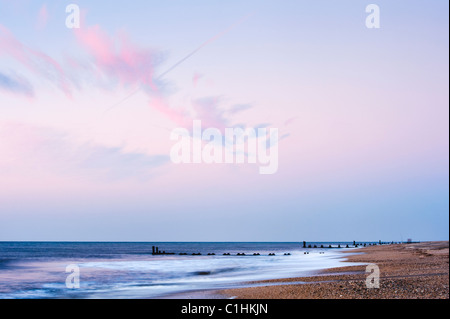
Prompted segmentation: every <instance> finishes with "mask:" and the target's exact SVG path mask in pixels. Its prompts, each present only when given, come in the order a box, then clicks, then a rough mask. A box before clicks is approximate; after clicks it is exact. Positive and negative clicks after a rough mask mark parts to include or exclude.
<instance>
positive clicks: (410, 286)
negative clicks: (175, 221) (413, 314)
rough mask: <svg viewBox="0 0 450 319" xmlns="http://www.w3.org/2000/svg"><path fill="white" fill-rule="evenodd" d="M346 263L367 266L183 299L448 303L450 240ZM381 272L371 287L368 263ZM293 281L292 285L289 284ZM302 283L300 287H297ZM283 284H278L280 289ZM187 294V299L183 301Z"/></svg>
mask: <svg viewBox="0 0 450 319" xmlns="http://www.w3.org/2000/svg"><path fill="white" fill-rule="evenodd" d="M355 252H356V253H358V254H354V255H350V256H347V257H346V260H345V261H344V263H345V262H353V263H355V262H356V263H358V262H359V263H362V264H361V265H358V266H343V267H339V268H330V269H325V270H322V271H319V272H318V273H317V274H315V275H312V276H308V277H297V278H287V279H272V280H264V281H258V282H253V283H259V284H264V283H267V284H270V285H267V286H258V287H248V288H233V289H224V290H215V291H203V292H196V293H194V294H191V295H192V296H190V294H189V293H187V294H186V295H184V294H182V295H179V296H178V297H180V298H187V299H190V298H200V299H201V298H211V299H216V298H224V299H228V298H232V299H367V298H370V299H417V298H420V299H448V298H449V259H448V258H449V242H448V241H440V242H423V243H414V244H394V245H382V246H371V247H365V248H358V249H355V250H353V251H352V253H355ZM367 264H376V265H377V266H378V267H379V269H380V288H378V289H377V288H373V289H368V288H367V287H366V277H367V275H368V274H366V272H365V271H366V265H367ZM290 282H292V284H289V283H290ZM298 282H301V283H298ZM276 283H279V285H276ZM183 295H184V297H183Z"/></svg>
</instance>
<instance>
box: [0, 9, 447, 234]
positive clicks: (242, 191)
mask: <svg viewBox="0 0 450 319" xmlns="http://www.w3.org/2000/svg"><path fill="white" fill-rule="evenodd" d="M371 3H373V4H376V5H378V7H379V8H380V27H379V28H367V26H366V18H367V17H368V15H369V14H370V13H367V12H366V6H367V5H369V4H371ZM70 4H76V5H77V6H78V8H79V11H80V19H79V21H80V25H79V28H70V27H68V25H67V23H66V22H67V20H69V22H73V21H75V20H73V16H71V15H72V14H73V12H72V11H70V10H69V12H66V7H67V6H68V5H70ZM448 6H449V4H448V2H447V1H425V0H412V1H411V0H408V1H405V0H399V1H395V2H394V1H381V0H374V1H372V2H368V1H361V0H358V1H331V0H321V1H298V0H283V1H275V0H263V1H260V0H258V1H257V0H244V1H237V0H230V1H226V2H225V1H219V0H208V1H207V0H189V1H185V0H183V1H182V0H173V1H170V2H167V1H153V0H151V1H149V0H145V1H144V0H136V1H132V2H129V1H127V2H125V1H121V0H120V1H113V2H105V1H99V0H95V1H75V0H72V1H50V0H49V1H41V0H14V1H12V0H0V240H3V241H5V240H6V241H15V240H23V241H27V240H30V241H31V240H38V241H46V240H51V241H303V240H305V241H353V240H357V241H372V240H373V241H378V240H384V241H391V240H392V241H400V240H404V241H406V240H407V239H408V238H411V239H413V240H448V238H449V91H448V86H449V83H448V82H449V74H448V72H449V71H448V70H449V65H448V57H449V51H448V50H449V49H448V48H449V43H448V41H449V40H448V39H449V29H448V28H449V19H448V12H449V8H448ZM69 26H70V23H69ZM194 120H200V121H201V123H202V125H203V126H202V127H203V128H217V129H218V130H219V131H220V132H224V130H225V129H226V128H233V127H241V128H267V129H269V128H276V129H278V132H279V141H278V143H277V145H276V146H277V148H278V156H277V158H278V170H277V171H276V172H275V173H274V174H270V175H263V174H259V165H257V164H252V163H249V162H245V163H242V164H236V163H233V164H225V163H212V164H207V163H199V164H186V163H181V164H176V163H173V162H172V161H171V157H170V152H171V149H172V147H173V146H174V143H175V142H174V141H173V140H171V139H170V136H171V132H172V130H174V129H175V128H186V129H187V130H188V131H189V132H190V130H191V129H192V125H193V121H194ZM269 151H271V149H269Z"/></svg>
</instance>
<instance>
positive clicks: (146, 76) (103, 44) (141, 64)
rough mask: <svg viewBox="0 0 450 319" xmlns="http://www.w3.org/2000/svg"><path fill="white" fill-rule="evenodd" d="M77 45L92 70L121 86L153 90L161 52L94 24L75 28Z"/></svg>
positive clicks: (155, 87)
mask: <svg viewBox="0 0 450 319" xmlns="http://www.w3.org/2000/svg"><path fill="white" fill-rule="evenodd" d="M74 32H75V36H76V39H77V41H78V43H79V44H80V45H81V48H82V49H83V50H85V51H86V52H87V53H88V54H89V58H90V59H91V62H92V63H93V65H94V68H95V71H96V72H99V73H100V75H101V76H105V77H107V78H109V79H113V80H115V81H117V82H118V83H119V84H120V85H122V86H135V85H139V86H141V88H143V89H146V90H151V91H154V90H156V89H157V86H156V84H155V81H154V76H155V68H156V65H157V64H158V63H160V62H161V55H160V54H159V53H158V52H156V51H153V50H150V49H146V48H141V47H138V46H137V45H135V44H133V43H131V41H130V39H129V38H128V36H127V35H125V34H124V33H122V34H119V35H117V36H115V37H110V36H108V34H106V32H104V31H103V30H102V29H101V28H100V27H99V26H98V25H96V26H91V27H89V26H85V27H83V28H80V29H75V31H74Z"/></svg>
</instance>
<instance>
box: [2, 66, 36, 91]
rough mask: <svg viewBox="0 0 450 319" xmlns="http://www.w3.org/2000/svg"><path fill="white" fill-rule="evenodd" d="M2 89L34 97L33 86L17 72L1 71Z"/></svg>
mask: <svg viewBox="0 0 450 319" xmlns="http://www.w3.org/2000/svg"><path fill="white" fill-rule="evenodd" d="M0 90H2V91H7V92H11V93H15V94H20V95H25V96H27V97H32V96H33V95H34V91H33V87H32V86H31V84H30V82H28V80H26V79H25V78H24V77H21V76H19V75H17V74H13V73H11V74H4V73H2V72H0Z"/></svg>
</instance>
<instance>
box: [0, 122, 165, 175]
mask: <svg viewBox="0 0 450 319" xmlns="http://www.w3.org/2000/svg"><path fill="white" fill-rule="evenodd" d="M0 144H1V146H2V147H0V153H1V154H2V159H0V167H1V166H3V167H4V166H5V165H8V163H5V160H6V161H7V160H8V159H12V161H11V162H10V163H9V165H10V167H9V168H8V167H6V168H4V169H2V171H4V172H8V171H11V170H13V171H16V172H17V173H18V174H21V173H24V172H25V173H26V172H34V171H39V172H40V173H48V174H55V173H56V174H58V176H61V177H62V176H68V177H71V176H73V175H76V176H83V175H84V176H87V177H89V178H94V179H95V178H96V179H102V180H105V179H106V180H120V179H134V180H146V179H149V178H151V177H152V176H154V175H155V174H156V171H155V170H156V169H157V168H158V167H160V166H163V165H164V164H166V163H169V161H170V159H169V156H168V155H164V154H147V153H141V152H137V151H128V150H125V149H124V148H123V147H111V146H105V145H99V144H96V143H92V142H77V141H75V140H74V139H73V138H71V137H70V136H69V135H67V134H66V133H65V132H62V131H60V130H56V129H52V128H49V127H38V126H34V125H29V124H23V123H0ZM2 162H3V163H2Z"/></svg>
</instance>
